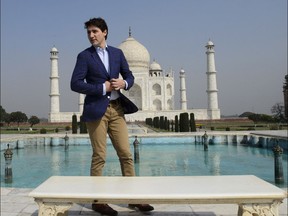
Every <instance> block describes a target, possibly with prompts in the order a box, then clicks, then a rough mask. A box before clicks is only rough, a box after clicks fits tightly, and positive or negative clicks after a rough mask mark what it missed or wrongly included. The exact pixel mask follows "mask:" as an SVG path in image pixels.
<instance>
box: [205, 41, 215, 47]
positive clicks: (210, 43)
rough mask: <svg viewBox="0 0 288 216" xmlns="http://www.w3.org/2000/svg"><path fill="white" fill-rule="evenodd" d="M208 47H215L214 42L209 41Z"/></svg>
mask: <svg viewBox="0 0 288 216" xmlns="http://www.w3.org/2000/svg"><path fill="white" fill-rule="evenodd" d="M206 46H214V44H213V42H212V41H211V40H209V41H208V42H207V45H206Z"/></svg>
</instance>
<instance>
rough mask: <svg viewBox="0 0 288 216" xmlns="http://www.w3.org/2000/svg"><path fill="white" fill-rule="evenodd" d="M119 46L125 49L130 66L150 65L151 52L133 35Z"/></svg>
mask: <svg viewBox="0 0 288 216" xmlns="http://www.w3.org/2000/svg"><path fill="white" fill-rule="evenodd" d="M118 48H119V49H121V50H122V51H123V53H124V55H125V57H126V60H127V62H128V64H129V67H145V68H148V67H149V63H150V54H149V52H148V50H147V49H146V48H145V47H144V46H143V45H142V44H141V43H139V42H138V41H137V40H135V39H134V38H133V37H131V36H129V37H128V38H127V39H126V40H125V41H123V42H122V43H121V44H120V45H119V47H118Z"/></svg>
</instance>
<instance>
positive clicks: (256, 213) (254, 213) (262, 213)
mask: <svg viewBox="0 0 288 216" xmlns="http://www.w3.org/2000/svg"><path fill="white" fill-rule="evenodd" d="M281 203H282V202H280V201H274V202H273V203H267V204H257V203H253V204H240V205H239V209H238V216H278V215H279V211H278V207H279V205H280V204H281Z"/></svg>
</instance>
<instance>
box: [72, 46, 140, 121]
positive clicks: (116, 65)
mask: <svg viewBox="0 0 288 216" xmlns="http://www.w3.org/2000/svg"><path fill="white" fill-rule="evenodd" d="M107 51H108V55H109V68H110V74H108V73H107V71H106V68H105V66H104V64H103V63H102V61H101V59H100V57H99V56H98V54H97V52H96V49H95V47H93V46H91V47H89V48H87V49H85V50H84V51H82V52H81V53H79V54H78V56H77V61H76V65H75V68H74V71H73V74H72V77H71V82H70V86H71V89H72V91H75V92H78V93H81V94H85V95H86V97H85V102H84V109H83V114H82V120H83V121H95V120H97V119H100V118H101V117H102V116H103V115H104V114H105V112H106V109H107V106H108V104H109V101H110V94H111V92H107V93H106V95H103V83H104V82H105V81H107V80H111V79H112V78H119V74H121V75H122V77H123V79H124V80H125V81H126V82H127V84H128V87H127V89H125V90H128V89H130V88H131V87H132V86H133V84H134V76H133V74H132V72H131V71H130V70H129V66H128V63H127V61H126V59H125V56H124V54H123V52H122V50H120V49H118V48H115V47H111V46H108V47H107ZM118 93H119V95H120V97H119V99H120V101H121V105H122V107H123V110H124V114H129V113H134V112H137V111H138V108H137V106H136V105H135V104H134V103H132V102H131V101H130V100H129V99H128V98H127V97H125V96H124V95H123V94H122V93H121V92H120V90H118Z"/></svg>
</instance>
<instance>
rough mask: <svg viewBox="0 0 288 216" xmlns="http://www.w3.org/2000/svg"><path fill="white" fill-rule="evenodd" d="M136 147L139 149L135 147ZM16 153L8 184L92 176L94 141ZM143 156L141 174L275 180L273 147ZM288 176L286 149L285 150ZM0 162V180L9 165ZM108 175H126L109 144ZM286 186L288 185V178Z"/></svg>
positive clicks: (171, 148) (160, 149)
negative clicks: (233, 176) (90, 143)
mask: <svg viewBox="0 0 288 216" xmlns="http://www.w3.org/2000/svg"><path fill="white" fill-rule="evenodd" d="M131 151H132V152H134V149H133V146H131ZM14 153H15V154H14V155H13V183H12V184H9V185H8V184H3V186H9V187H31V188H33V187H36V186H37V185H39V184H40V183H42V182H43V181H45V180H46V179H47V178H49V177H50V176H51V175H76V176H77V175H80V176H81V175H82V176H89V175H90V163H91V156H92V150H91V146H88V145H87V146H73V145H70V146H69V149H68V150H67V151H65V148H64V146H57V147H49V146H30V147H27V148H25V149H17V150H15V152H14ZM139 157H140V158H141V161H138V162H136V163H135V172H136V175H137V176H183V175H187V176H196V175H250V174H251V175H256V176H258V177H260V178H262V179H264V180H267V181H269V182H271V183H273V184H274V157H273V152H272V150H269V149H262V148H252V147H249V146H245V147H244V146H242V145H232V144H217V145H209V150H208V151H204V149H203V145H202V144H200V143H199V144H194V143H193V144H181V143H177V144H154V145H153V144H145V145H141V144H139ZM282 158H283V170H284V176H287V153H285V154H283V155H282ZM3 166H4V165H3V163H1V183H2V182H3V181H4V180H3V179H4V167H3ZM103 175H106V176H121V169H120V165H119V160H118V157H117V155H116V153H115V151H114V150H113V147H112V145H108V147H107V162H106V165H105V167H104V170H103ZM284 186H286V187H287V179H285V182H284Z"/></svg>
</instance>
